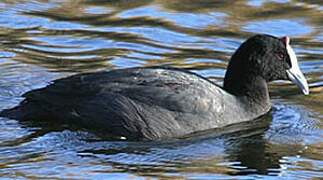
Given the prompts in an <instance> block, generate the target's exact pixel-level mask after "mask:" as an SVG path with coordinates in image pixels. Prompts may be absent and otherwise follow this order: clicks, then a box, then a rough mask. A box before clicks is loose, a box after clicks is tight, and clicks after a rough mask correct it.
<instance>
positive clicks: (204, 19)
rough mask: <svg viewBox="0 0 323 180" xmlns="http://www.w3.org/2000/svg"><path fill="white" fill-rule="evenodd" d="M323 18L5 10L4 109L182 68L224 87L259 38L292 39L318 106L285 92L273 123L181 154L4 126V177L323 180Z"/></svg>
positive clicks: (130, 2)
mask: <svg viewBox="0 0 323 180" xmlns="http://www.w3.org/2000/svg"><path fill="white" fill-rule="evenodd" d="M322 17H323V3H322V1H301V0H295V1H289V0H272V1H255V0H251V1H236V0H235V1H228V0H226V1H224V0H223V1H220V0H218V1H214V0H212V1H211V0H202V1H185V0H164V1H148V0H141V1H135V0H119V1H101V0H91V1H90V0H82V1H76V0H74V1H73V0H49V1H46V0H32V1H30V0H28V1H27V0H21V1H2V2H0V108H1V109H4V108H9V107H13V106H15V105H17V104H18V103H19V102H20V101H21V100H22V98H21V97H20V95H21V94H23V93H24V92H26V91H28V90H31V89H35V88H39V87H43V86H45V85H47V84H48V83H49V82H50V81H51V80H54V79H57V78H60V77H65V76H68V75H71V74H75V73H80V72H87V71H97V70H101V69H118V68H125V67H134V66H151V65H171V66H175V67H181V68H185V69H189V70H192V71H194V72H197V73H199V74H201V75H203V76H206V77H208V78H209V79H211V80H212V81H214V82H216V83H217V84H219V85H222V82H223V76H224V73H225V68H226V65H227V63H228V60H229V58H230V56H231V54H232V53H233V52H234V51H235V49H236V48H237V47H238V46H239V45H240V44H241V43H242V42H243V41H244V40H245V39H246V38H248V37H250V36H251V35H253V34H255V33H268V34H272V35H275V36H285V35H288V36H290V37H291V38H292V46H293V47H294V50H295V51H296V54H297V55H298V59H299V61H300V67H301V69H302V71H303V72H304V73H305V76H306V77H307V79H308V81H309V85H310V87H311V94H310V95H309V96H303V95H302V94H301V92H299V90H298V89H297V88H296V87H295V85H292V84H290V83H286V82H281V81H279V82H274V83H272V84H271V85H270V93H271V98H272V104H273V109H272V111H271V112H270V113H269V114H267V115H266V116H264V117H262V118H260V119H258V120H255V121H252V122H248V123H244V124H239V125H232V126H230V127H226V128H223V129H218V130H213V131H210V132H205V133H201V134H198V135H197V137H187V138H185V139H182V140H177V141H171V142H112V141H107V140H105V139H103V138H101V137H98V136H96V135H95V134H92V133H91V132H88V131H86V130H83V129H73V128H71V127H69V128H67V127H61V126H60V125H57V124H33V123H31V122H23V123H22V122H18V121H16V120H12V119H6V118H1V119H0V124H1V125H0V177H2V178H8V179H124V178H135V179H145V178H152V179H155V178H156V179H158V178H166V179H167V178H169V179H176V178H177V179H186V178H187V179H217V178H218V179H258V178H263V179H311V178H313V179H319V178H322V177H323V141H322V138H323V123H322V121H323V109H322V107H323V93H322V92H323V90H322V89H323V87H322V85H323V58H322V57H323V56H322V54H323V31H322V30H323V19H322Z"/></svg>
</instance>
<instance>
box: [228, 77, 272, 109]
mask: <svg viewBox="0 0 323 180" xmlns="http://www.w3.org/2000/svg"><path fill="white" fill-rule="evenodd" d="M224 89H225V90H226V91H227V92H229V93H231V94H233V95H235V96H237V97H238V98H240V99H241V100H242V101H244V103H245V104H247V105H248V107H247V108H248V109H249V108H250V110H257V111H265V112H267V111H268V110H269V109H270V98H269V93H268V87H267V82H266V80H265V79H263V78H262V77H261V76H252V75H251V74H248V75H245V76H243V75H242V76H241V75H239V76H228V74H226V77H225V78H224Z"/></svg>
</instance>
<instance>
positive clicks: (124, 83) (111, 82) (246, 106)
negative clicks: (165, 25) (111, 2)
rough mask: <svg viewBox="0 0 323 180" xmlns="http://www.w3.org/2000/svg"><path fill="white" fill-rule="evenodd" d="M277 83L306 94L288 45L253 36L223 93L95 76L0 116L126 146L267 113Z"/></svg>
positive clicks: (62, 84) (143, 77)
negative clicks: (110, 138) (71, 128)
mask: <svg viewBox="0 0 323 180" xmlns="http://www.w3.org/2000/svg"><path fill="white" fill-rule="evenodd" d="M273 80H291V81H293V82H294V83H295V84H296V85H297V86H298V87H299V88H300V89H301V90H302V91H303V93H304V94H305V95H307V94H308V93H309V88H308V85H307V82H306V79H305V77H304V75H303V74H302V73H301V71H300V69H299V66H298V62H297V59H296V55H295V53H294V51H293V50H292V48H291V46H290V45H289V38H288V37H283V38H277V37H274V36H270V35H255V36H253V37H251V38H249V39H248V40H247V41H246V42H244V43H243V44H242V45H241V46H240V47H239V48H238V50H237V51H236V52H235V53H234V54H233V56H232V58H231V60H230V62H229V65H228V68H227V72H226V74H225V78H224V87H223V88H221V87H219V86H217V85H216V84H214V83H213V82H211V81H209V80H208V79H206V78H204V77H201V76H200V75H198V74H195V73H193V72H190V71H187V70H183V69H178V68H172V67H136V68H128V69H118V70H111V71H101V72H92V73H85V74H78V75H74V76H71V77H67V78H63V79H58V80H55V81H54V82H53V83H51V84H50V85H48V86H47V87H44V88H41V89H36V90H32V91H29V92H27V93H25V94H24V95H23V97H25V100H24V101H22V102H21V104H20V105H19V106H17V107H14V108H12V109H8V110H4V111H2V112H1V114H0V115H1V116H4V117H9V118H12V119H17V120H52V121H57V123H60V122H64V123H69V124H78V125H81V126H82V127H85V128H88V129H95V130H99V131H101V132H105V133H107V134H113V135H115V136H116V137H120V138H121V139H127V140H160V139H168V138H176V137H181V136H184V135H187V134H190V133H193V132H197V131H202V130H206V129H211V128H219V127H223V126H226V125H229V124H233V123H239V122H243V121H248V120H252V119H255V118H257V117H259V116H261V115H263V114H265V113H267V112H268V111H269V110H270V100H269V94H268V88H267V82H269V81H273Z"/></svg>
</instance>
